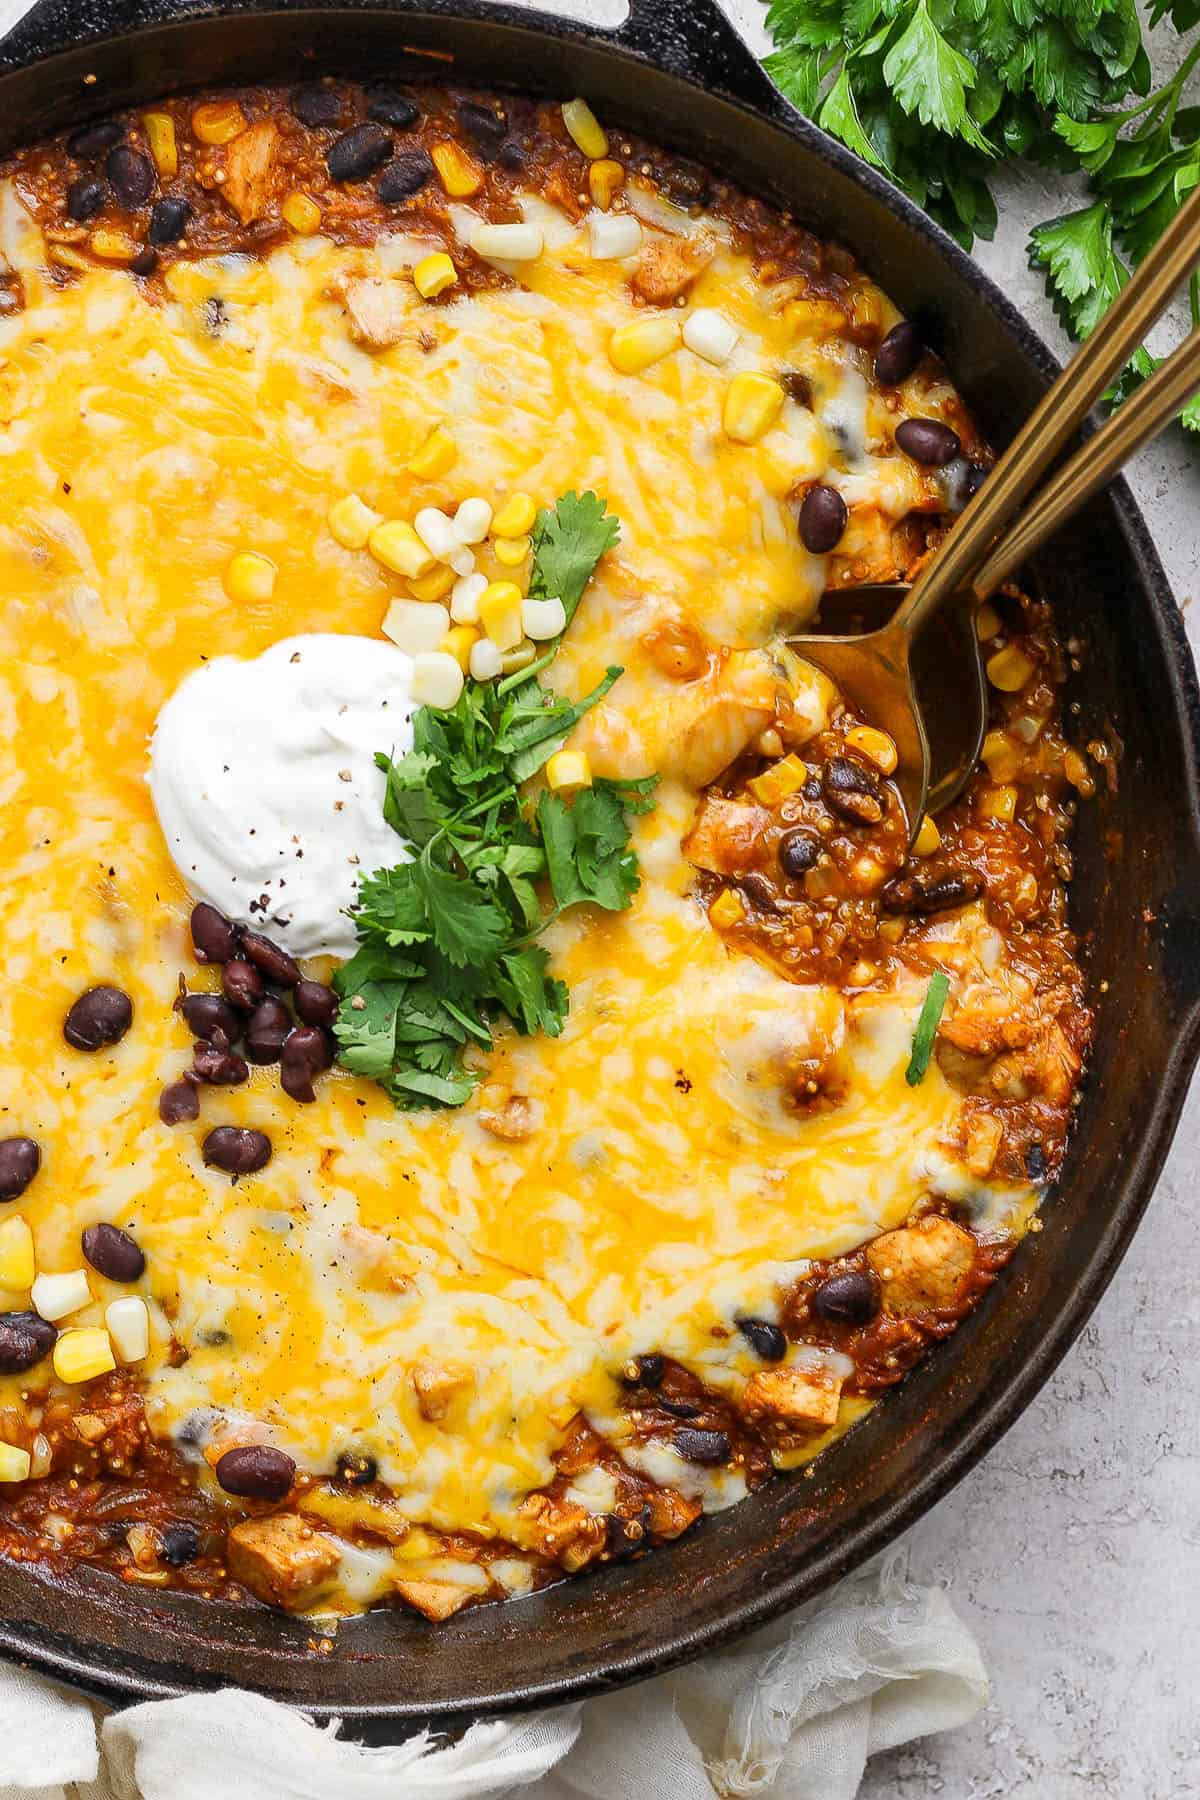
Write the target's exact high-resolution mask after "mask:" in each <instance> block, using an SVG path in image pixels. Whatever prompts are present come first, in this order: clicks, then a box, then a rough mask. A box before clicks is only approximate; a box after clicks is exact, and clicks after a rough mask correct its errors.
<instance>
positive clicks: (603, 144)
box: [562, 100, 608, 160]
mask: <svg viewBox="0 0 1200 1800" xmlns="http://www.w3.org/2000/svg"><path fill="white" fill-rule="evenodd" d="M562 116H563V124H564V125H565V126H566V128H567V130H568V132H569V133H570V135H571V141H572V143H574V145H575V147H576V149H578V150H582V152H583V154H584V155H585V156H587V157H590V158H592V159H593V160H594V159H595V158H596V157H599V156H607V155H608V139H607V138H606V137H605V135H604V133H603V131H602V130H601V128H600V121H599V120H598V119H597V117H596V115H595V113H594V112H593V111H592V109H591V107H590V106H589V105H588V103H587V101H586V100H566V101H564V102H563V109H562Z"/></svg>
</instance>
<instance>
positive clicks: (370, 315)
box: [329, 275, 407, 351]
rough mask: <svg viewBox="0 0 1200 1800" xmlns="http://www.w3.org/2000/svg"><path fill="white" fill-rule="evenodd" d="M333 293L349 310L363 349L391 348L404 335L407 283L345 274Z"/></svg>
mask: <svg viewBox="0 0 1200 1800" xmlns="http://www.w3.org/2000/svg"><path fill="white" fill-rule="evenodd" d="M329 292H330V294H331V296H332V297H333V298H334V299H335V300H340V301H341V303H342V305H343V306H344V307H345V309H346V317H347V320H348V322H349V329H350V336H351V337H352V338H353V339H354V342H355V343H356V344H358V345H359V347H360V348H361V349H363V350H371V351H378V350H390V349H391V347H392V345H393V344H398V343H399V342H400V339H401V338H402V337H403V336H404V331H405V326H406V324H407V312H406V308H405V304H404V300H405V295H404V287H403V284H402V283H401V282H399V281H395V280H393V279H391V278H390V277H388V276H383V275H361V276H343V277H341V278H340V279H339V280H338V281H336V282H334V283H332V284H331V286H330V289H329Z"/></svg>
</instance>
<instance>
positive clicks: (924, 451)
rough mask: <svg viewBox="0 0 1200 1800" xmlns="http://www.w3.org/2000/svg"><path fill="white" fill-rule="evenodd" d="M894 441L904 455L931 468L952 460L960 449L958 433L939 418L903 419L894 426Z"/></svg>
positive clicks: (937, 467) (938, 467)
mask: <svg viewBox="0 0 1200 1800" xmlns="http://www.w3.org/2000/svg"><path fill="white" fill-rule="evenodd" d="M896 443H897V445H898V446H899V448H900V449H901V450H903V452H904V454H905V456H911V457H912V459H913V461H914V462H919V463H925V464H926V465H927V466H928V467H929V468H931V469H940V468H941V467H942V465H943V463H948V462H953V461H954V458H955V457H956V456H958V455H959V454H960V453H961V451H962V445H961V444H960V443H959V441H958V433H957V432H956V431H951V429H950V427H949V426H948V425H943V424H942V422H941V420H940V419H905V421H904V423H903V424H902V425H897V427H896Z"/></svg>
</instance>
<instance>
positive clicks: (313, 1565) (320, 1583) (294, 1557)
mask: <svg viewBox="0 0 1200 1800" xmlns="http://www.w3.org/2000/svg"><path fill="white" fill-rule="evenodd" d="M226 1549H227V1554H228V1562H229V1573H230V1574H231V1575H232V1576H233V1578H234V1580H235V1581H240V1582H241V1583H242V1586H243V1587H248V1588H249V1589H250V1592H251V1593H252V1594H255V1595H257V1597H258V1599H260V1600H265V1601H267V1602H268V1604H269V1605H271V1606H282V1607H285V1608H286V1609H287V1610H288V1611H289V1612H299V1611H301V1610H302V1609H303V1608H304V1607H306V1606H309V1605H311V1604H312V1602H313V1601H314V1600H315V1599H316V1597H317V1595H318V1594H319V1593H320V1591H321V1589H322V1588H324V1587H326V1586H327V1585H328V1583H329V1582H330V1581H331V1580H332V1578H333V1576H334V1574H335V1573H336V1571H337V1567H338V1564H339V1563H340V1562H341V1552H340V1551H339V1549H338V1547H337V1545H336V1544H335V1543H334V1542H333V1540H332V1538H327V1537H326V1536H325V1535H324V1533H323V1532H320V1531H314V1530H313V1528H312V1526H311V1525H310V1524H309V1523H308V1521H307V1520H306V1519H302V1518H301V1517H300V1515H299V1513H272V1514H271V1515H270V1516H269V1517H268V1518H265V1519H243V1521H242V1523H241V1524H240V1525H235V1526H234V1527H233V1529H232V1531H231V1532H230V1533H229V1536H228V1539H227V1542H226Z"/></svg>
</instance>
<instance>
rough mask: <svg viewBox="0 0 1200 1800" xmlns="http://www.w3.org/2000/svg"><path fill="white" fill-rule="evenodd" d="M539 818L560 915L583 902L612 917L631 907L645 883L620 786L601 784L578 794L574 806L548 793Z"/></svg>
mask: <svg viewBox="0 0 1200 1800" xmlns="http://www.w3.org/2000/svg"><path fill="white" fill-rule="evenodd" d="M537 818H538V827H539V829H540V831H541V834H542V842H543V844H544V845H545V847H546V863H547V866H548V868H549V871H550V886H551V889H552V890H553V893H554V899H555V904H556V905H557V906H558V907H559V909H560V910H561V909H562V908H563V907H566V906H574V905H576V904H578V903H580V902H590V903H591V904H592V905H594V906H602V907H605V908H606V909H607V910H608V911H609V912H620V911H621V910H622V909H623V908H624V907H626V906H628V905H629V902H630V901H631V900H632V898H633V896H634V894H636V893H637V890H638V886H639V884H640V880H641V878H640V876H639V874H638V868H637V858H636V857H635V856H634V855H633V852H632V851H631V850H630V849H629V826H628V824H627V823H626V819H625V807H624V804H623V798H622V795H621V793H620V790H619V789H618V788H617V787H616V786H615V784H613V783H611V782H607V781H597V782H596V783H595V784H594V786H592V787H590V788H583V789H582V790H581V791H580V792H579V793H578V794H576V796H575V799H574V801H573V803H572V804H570V805H568V804H567V802H566V801H565V800H564V799H563V798H562V796H561V794H549V793H547V794H543V795H542V797H541V799H540V800H539V801H538V811H537Z"/></svg>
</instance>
